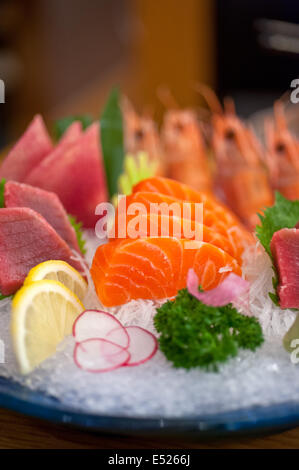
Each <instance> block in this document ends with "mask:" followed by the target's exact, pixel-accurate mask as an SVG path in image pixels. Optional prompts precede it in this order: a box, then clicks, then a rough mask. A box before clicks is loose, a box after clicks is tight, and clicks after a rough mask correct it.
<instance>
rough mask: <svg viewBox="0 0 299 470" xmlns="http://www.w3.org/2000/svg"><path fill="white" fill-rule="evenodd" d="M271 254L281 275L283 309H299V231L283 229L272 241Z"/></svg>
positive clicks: (279, 293) (279, 288)
mask: <svg viewBox="0 0 299 470" xmlns="http://www.w3.org/2000/svg"><path fill="white" fill-rule="evenodd" d="M271 252H272V255H273V258H274V263H275V266H276V268H277V271H278V275H279V284H278V289H277V292H278V296H279V301H280V306H281V308H298V307H299V229H296V228H283V229H282V230H279V231H278V232H275V233H274V235H273V237H272V240H271Z"/></svg>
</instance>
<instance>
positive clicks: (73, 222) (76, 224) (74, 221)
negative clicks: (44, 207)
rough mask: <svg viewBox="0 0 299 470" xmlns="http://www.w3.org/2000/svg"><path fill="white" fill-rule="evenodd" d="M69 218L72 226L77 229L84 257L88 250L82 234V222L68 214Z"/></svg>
mask: <svg viewBox="0 0 299 470" xmlns="http://www.w3.org/2000/svg"><path fill="white" fill-rule="evenodd" d="M68 218H69V221H70V223H71V225H72V226H73V227H74V229H75V232H76V236H77V241H78V245H79V248H80V251H81V253H82V254H83V255H85V253H86V249H85V240H84V238H83V233H82V222H78V221H77V219H76V217H74V216H73V215H70V214H68Z"/></svg>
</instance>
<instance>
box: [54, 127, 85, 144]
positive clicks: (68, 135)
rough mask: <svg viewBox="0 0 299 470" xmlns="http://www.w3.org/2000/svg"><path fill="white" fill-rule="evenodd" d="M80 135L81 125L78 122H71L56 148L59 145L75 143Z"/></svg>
mask: <svg viewBox="0 0 299 470" xmlns="http://www.w3.org/2000/svg"><path fill="white" fill-rule="evenodd" d="M81 134H82V124H81V122H80V121H75V122H73V123H72V124H71V125H70V126H69V127H68V128H67V130H66V131H65V133H64V134H63V136H62V137H61V139H60V140H59V142H58V144H57V145H56V147H58V146H59V145H62V144H63V145H65V144H71V143H73V142H75V141H76V140H77V139H79V137H80V136H81Z"/></svg>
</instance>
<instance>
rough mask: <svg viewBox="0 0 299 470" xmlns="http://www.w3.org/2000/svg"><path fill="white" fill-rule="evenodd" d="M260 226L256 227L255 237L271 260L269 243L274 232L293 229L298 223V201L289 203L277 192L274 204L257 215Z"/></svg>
mask: <svg viewBox="0 0 299 470" xmlns="http://www.w3.org/2000/svg"><path fill="white" fill-rule="evenodd" d="M259 218H260V219H261V225H257V227H256V235H257V237H258V239H259V240H260V242H261V244H262V245H263V247H264V248H265V250H266V252H267V253H268V255H270V256H271V258H272V253H271V249H270V243H271V240H272V237H273V235H274V233H275V232H277V231H278V230H281V229H282V228H293V227H295V225H296V224H297V222H298V221H299V201H290V200H289V199H286V198H284V197H283V196H282V194H280V193H279V192H276V193H275V204H274V205H273V206H272V207H268V208H267V209H265V211H264V215H260V214H259Z"/></svg>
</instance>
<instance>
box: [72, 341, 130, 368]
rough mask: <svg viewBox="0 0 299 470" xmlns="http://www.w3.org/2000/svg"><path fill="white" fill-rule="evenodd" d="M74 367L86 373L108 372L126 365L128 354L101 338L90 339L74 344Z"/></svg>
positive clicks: (125, 350) (126, 351) (128, 358)
mask: <svg viewBox="0 0 299 470" xmlns="http://www.w3.org/2000/svg"><path fill="white" fill-rule="evenodd" d="M74 361H75V363H76V365H77V366H78V367H79V368H80V369H83V370H85V371H87V372H95V373H96V372H108V371H111V370H114V369H117V368H119V367H121V366H122V365H124V364H127V362H128V361H130V353H129V351H128V350H127V349H124V348H122V347H121V346H118V345H117V344H115V343H112V342H111V341H107V340H106V339H103V338H91V339H86V340H85V341H82V342H81V343H76V345H75V349H74Z"/></svg>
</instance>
